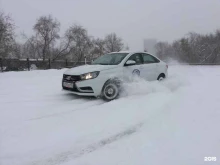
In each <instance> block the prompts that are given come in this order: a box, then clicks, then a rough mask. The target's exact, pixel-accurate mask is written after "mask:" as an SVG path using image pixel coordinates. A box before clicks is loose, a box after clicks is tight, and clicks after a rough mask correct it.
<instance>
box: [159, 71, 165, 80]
mask: <svg viewBox="0 0 220 165" xmlns="http://www.w3.org/2000/svg"><path fill="white" fill-rule="evenodd" d="M164 79H165V74H163V73H162V74H160V75H159V76H158V78H157V80H158V81H163V80H164Z"/></svg>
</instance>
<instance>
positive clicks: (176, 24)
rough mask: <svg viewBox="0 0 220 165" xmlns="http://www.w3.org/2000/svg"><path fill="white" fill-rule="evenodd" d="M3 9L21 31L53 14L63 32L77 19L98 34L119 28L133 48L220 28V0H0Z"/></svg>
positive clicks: (77, 21) (100, 35)
mask: <svg viewBox="0 0 220 165" xmlns="http://www.w3.org/2000/svg"><path fill="white" fill-rule="evenodd" d="M0 9H3V11H4V12H5V13H9V14H11V16H12V18H13V19H14V21H15V24H16V25H17V33H18V34H19V33H20V32H22V31H24V32H26V33H27V34H29V35H30V34H32V32H33V31H32V27H33V25H34V23H35V22H36V19H37V18H38V17H39V16H42V15H48V14H52V15H53V16H54V17H56V18H57V19H58V20H59V21H60V22H61V25H62V26H61V29H62V32H63V31H65V30H66V29H67V28H68V27H69V26H70V25H72V24H73V23H78V24H81V25H82V26H84V27H85V28H86V29H87V30H88V32H89V34H90V35H93V36H97V37H104V36H105V35H106V34H108V33H111V32H116V33H117V34H118V35H119V36H120V37H122V38H123V40H124V42H125V43H127V44H128V45H129V46H130V48H131V49H132V50H143V39H145V38H146V39H148V38H155V39H157V40H162V41H169V42H171V41H173V40H175V39H178V38H180V37H182V36H183V35H185V34H186V33H188V32H190V31H194V32H198V33H209V32H214V31H215V30H216V29H218V28H220V0H0Z"/></svg>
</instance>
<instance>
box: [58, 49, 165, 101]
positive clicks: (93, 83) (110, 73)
mask: <svg viewBox="0 0 220 165" xmlns="http://www.w3.org/2000/svg"><path fill="white" fill-rule="evenodd" d="M167 69H168V65H167V64H166V63H164V62H163V61H161V60H160V59H158V58H157V57H155V56H153V55H150V54H148V53H146V52H114V53H109V54H106V55H103V56H100V57H99V58H97V59H96V60H95V61H93V62H92V64H91V65H83V66H78V67H75V68H71V69H69V70H67V71H66V72H65V73H64V74H63V80H62V87H63V90H67V91H69V92H72V93H74V94H76V95H81V96H95V97H102V98H103V99H105V100H113V99H115V98H117V97H118V95H119V93H120V87H121V85H122V83H123V82H125V81H129V80H130V78H131V77H134V76H138V77H140V78H143V79H146V80H148V81H152V80H162V79H164V78H166V77H167Z"/></svg>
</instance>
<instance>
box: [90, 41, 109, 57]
mask: <svg viewBox="0 0 220 165" xmlns="http://www.w3.org/2000/svg"><path fill="white" fill-rule="evenodd" d="M91 53H92V59H94V58H97V57H100V56H101V55H104V54H105V53H106V50H105V41H104V40H103V39H100V38H97V39H93V40H92V52H91Z"/></svg>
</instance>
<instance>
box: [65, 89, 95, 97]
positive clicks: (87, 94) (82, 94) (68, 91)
mask: <svg viewBox="0 0 220 165" xmlns="http://www.w3.org/2000/svg"><path fill="white" fill-rule="evenodd" d="M63 91H64V92H67V93H73V94H75V95H78V96H95V95H94V93H80V92H74V91H71V90H66V89H63Z"/></svg>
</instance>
